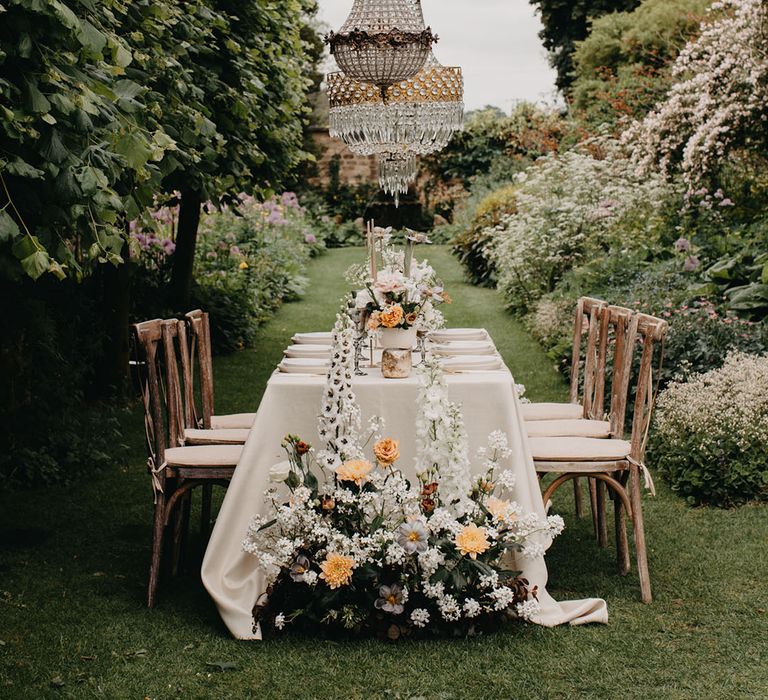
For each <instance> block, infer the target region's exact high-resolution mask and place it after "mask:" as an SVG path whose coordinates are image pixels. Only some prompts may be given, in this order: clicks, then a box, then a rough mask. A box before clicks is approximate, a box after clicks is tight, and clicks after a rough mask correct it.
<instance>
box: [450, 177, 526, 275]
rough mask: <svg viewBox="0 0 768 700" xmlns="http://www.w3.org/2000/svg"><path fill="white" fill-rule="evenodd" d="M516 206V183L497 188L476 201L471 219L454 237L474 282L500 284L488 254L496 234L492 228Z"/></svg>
mask: <svg viewBox="0 0 768 700" xmlns="http://www.w3.org/2000/svg"><path fill="white" fill-rule="evenodd" d="M516 208H517V202H516V199H515V186H514V185H505V186H503V187H500V188H499V189H497V190H493V191H492V192H490V193H488V194H486V196H485V197H483V198H482V199H481V200H480V201H479V202H478V203H476V206H475V209H474V214H473V216H472V218H471V220H470V221H469V222H468V224H467V225H466V226H465V228H464V230H463V231H461V232H460V233H459V235H457V236H456V238H455V239H454V241H453V254H454V255H455V256H456V257H458V259H459V261H460V262H461V264H462V265H463V266H464V269H465V272H466V274H467V277H468V278H469V280H470V282H472V284H477V285H481V286H483V287H494V286H496V269H495V267H494V264H493V261H492V260H491V258H490V257H489V255H488V251H487V248H488V244H489V243H490V242H491V239H492V237H493V234H492V230H493V229H494V228H495V227H496V226H498V225H499V223H501V219H502V217H503V216H505V215H509V214H514V213H515V211H516Z"/></svg>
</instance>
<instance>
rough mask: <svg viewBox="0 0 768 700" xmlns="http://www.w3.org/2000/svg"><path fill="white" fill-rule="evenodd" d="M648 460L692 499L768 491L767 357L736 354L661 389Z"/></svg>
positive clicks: (737, 498)
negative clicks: (721, 362) (718, 365)
mask: <svg viewBox="0 0 768 700" xmlns="http://www.w3.org/2000/svg"><path fill="white" fill-rule="evenodd" d="M654 428H655V429H654V431H653V437H652V441H651V445H650V450H649V461H650V462H651V463H652V464H653V465H654V466H655V467H656V468H657V469H658V471H659V473H660V474H661V475H662V477H663V478H664V480H665V481H666V482H667V483H669V484H670V486H671V487H672V489H673V490H675V491H676V492H677V493H678V494H680V496H682V497H683V498H685V499H686V500H687V501H688V503H690V504H691V505H698V504H709V505H714V506H722V507H728V506H733V505H738V504H740V503H744V502H746V501H750V500H766V498H768V450H766V448H765V446H766V443H767V442H768V357H765V356H762V357H761V356H755V355H747V354H743V353H732V354H730V355H728V357H727V359H726V360H725V363H724V364H723V366H722V367H721V368H719V369H715V370H711V371H709V372H706V373H703V374H696V375H693V376H691V377H690V378H689V379H688V380H686V381H680V382H673V383H672V384H670V385H669V387H668V388H667V389H666V390H665V391H664V392H663V393H662V394H661V396H660V398H659V402H658V408H657V411H656V416H655V420H654Z"/></svg>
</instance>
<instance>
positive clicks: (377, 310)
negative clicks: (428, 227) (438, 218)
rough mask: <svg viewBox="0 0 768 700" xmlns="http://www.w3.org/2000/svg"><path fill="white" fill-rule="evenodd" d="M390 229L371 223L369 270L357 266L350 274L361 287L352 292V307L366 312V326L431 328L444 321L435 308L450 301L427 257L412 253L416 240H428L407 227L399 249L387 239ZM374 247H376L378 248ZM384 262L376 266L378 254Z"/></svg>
mask: <svg viewBox="0 0 768 700" xmlns="http://www.w3.org/2000/svg"><path fill="white" fill-rule="evenodd" d="M391 238H392V233H391V229H381V228H378V227H374V228H373V229H372V234H371V236H370V238H369V241H370V246H369V247H370V251H369V252H370V259H371V265H370V270H368V269H365V268H363V267H359V268H357V269H356V270H355V271H354V273H353V277H355V278H356V281H357V283H358V284H362V285H363V288H362V289H359V290H357V291H356V292H353V303H354V307H355V308H356V309H359V310H363V311H364V312H365V313H366V315H367V316H368V319H369V320H368V328H369V330H372V331H375V330H379V329H385V328H400V329H403V330H407V329H409V328H412V327H416V328H418V329H419V330H425V331H429V330H434V329H436V328H440V327H442V326H443V325H444V320H443V318H442V314H440V312H439V311H438V310H437V309H436V308H435V306H436V305H438V304H442V303H450V301H451V298H450V296H449V295H448V293H447V292H446V291H445V289H444V288H443V284H442V282H441V281H440V279H439V278H438V277H437V274H436V273H435V270H434V268H433V267H432V266H431V265H430V264H429V263H428V262H427V261H426V260H421V261H417V260H415V259H414V257H413V251H414V247H415V245H416V244H418V243H429V239H428V238H427V237H426V236H425V235H424V234H419V233H416V232H414V231H406V245H405V250H404V251H402V250H398V249H397V248H395V247H394V246H393V245H391V243H390V241H391ZM377 248H378V249H379V250H377ZM379 256H380V257H381V260H382V262H383V266H382V267H381V269H379V266H378V264H377V260H378V257H379Z"/></svg>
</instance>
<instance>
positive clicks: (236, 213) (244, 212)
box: [131, 192, 327, 351]
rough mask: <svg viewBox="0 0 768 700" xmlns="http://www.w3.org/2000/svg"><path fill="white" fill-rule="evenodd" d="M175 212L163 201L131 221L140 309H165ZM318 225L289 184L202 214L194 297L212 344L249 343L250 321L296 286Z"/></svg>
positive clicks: (319, 242)
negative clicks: (144, 217) (263, 197)
mask: <svg viewBox="0 0 768 700" xmlns="http://www.w3.org/2000/svg"><path fill="white" fill-rule="evenodd" d="M177 216H178V211H177V208H176V207H162V208H159V209H158V210H156V211H155V212H153V213H152V217H151V220H149V221H144V222H135V223H134V224H133V233H132V235H131V238H132V244H133V247H134V251H135V252H134V256H133V257H134V259H136V260H137V261H138V262H139V266H140V276H139V280H138V282H139V284H137V285H135V286H136V296H137V299H138V304H137V313H138V314H139V315H145V316H152V315H157V313H158V312H160V313H163V312H164V310H163V309H162V305H163V303H164V299H165V297H164V294H165V290H166V288H167V283H168V280H169V279H170V271H171V265H172V256H173V253H174V250H175V244H174V243H173V237H174V234H175V226H176V220H177ZM324 226H327V225H326V224H323V223H322V222H316V221H315V220H314V219H313V218H312V217H311V216H310V215H309V214H308V212H307V211H306V210H305V209H304V208H303V207H302V206H301V205H300V204H299V201H298V199H297V197H296V195H295V194H294V193H292V192H285V193H283V194H282V195H281V196H279V197H274V198H272V199H270V200H267V201H265V202H259V201H256V200H255V199H254V198H253V197H251V196H248V195H241V196H240V198H239V201H238V202H237V203H236V205H234V206H228V207H224V208H223V209H222V210H220V211H210V212H209V213H208V214H207V215H205V216H203V218H202V219H201V222H200V229H199V233H198V242H197V249H196V252H195V284H194V287H193V303H194V304H195V305H197V306H201V307H202V308H204V309H206V310H207V311H208V312H209V313H210V318H211V327H212V340H213V343H214V347H215V349H216V350H217V351H231V350H234V349H237V348H241V347H244V346H246V345H248V344H249V343H250V342H251V340H252V338H253V334H254V333H255V330H256V328H257V327H258V326H259V325H260V324H262V323H263V322H264V321H266V320H267V319H268V318H270V316H271V315H272V314H273V313H274V311H275V310H276V309H277V308H278V307H279V306H280V304H281V303H282V302H283V301H286V300H291V299H296V298H298V297H299V296H300V295H301V294H302V292H303V291H304V287H305V284H306V278H305V277H304V268H305V266H306V263H307V261H308V260H309V258H310V257H312V256H314V255H317V254H319V253H320V252H322V251H323V250H324V245H323V236H324V231H325V228H324ZM153 304H154V305H155V306H154V307H153ZM158 304H159V305H160V308H159V309H158V310H157V311H155V313H151V311H154V309H155V308H156V307H157V305H158Z"/></svg>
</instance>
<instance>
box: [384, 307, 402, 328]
mask: <svg viewBox="0 0 768 700" xmlns="http://www.w3.org/2000/svg"><path fill="white" fill-rule="evenodd" d="M379 321H381V325H382V326H384V327H385V328H394V327H395V326H398V325H400V323H402V321H403V307H402V306H400V304H394V305H393V306H390V307H387V308H386V309H384V311H382V312H381V313H380V314H379Z"/></svg>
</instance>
